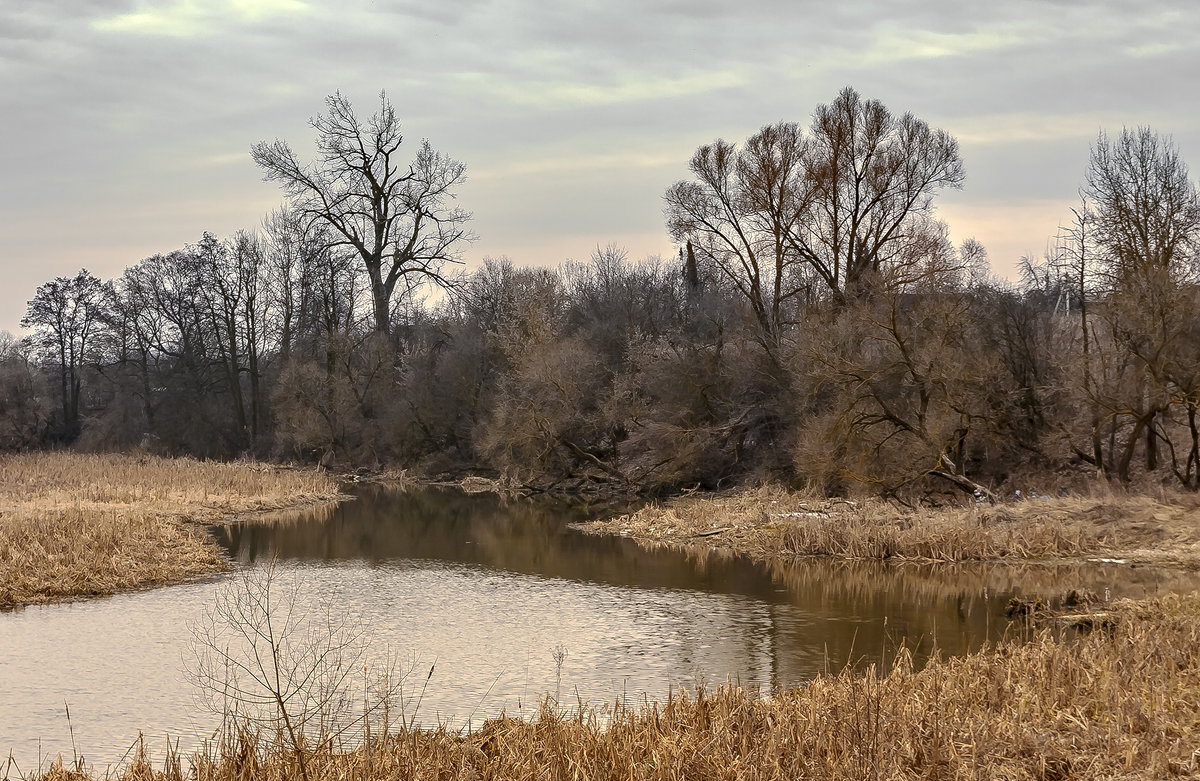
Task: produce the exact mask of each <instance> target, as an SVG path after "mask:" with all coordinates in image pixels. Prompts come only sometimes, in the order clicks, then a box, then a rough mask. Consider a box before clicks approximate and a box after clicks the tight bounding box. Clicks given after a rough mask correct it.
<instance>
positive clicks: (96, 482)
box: [0, 453, 337, 608]
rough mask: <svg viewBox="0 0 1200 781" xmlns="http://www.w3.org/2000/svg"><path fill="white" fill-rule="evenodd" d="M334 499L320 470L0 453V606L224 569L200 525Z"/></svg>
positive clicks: (334, 489) (168, 580)
mask: <svg viewBox="0 0 1200 781" xmlns="http://www.w3.org/2000/svg"><path fill="white" fill-rule="evenodd" d="M336 495H337V485H336V484H335V483H334V482H333V480H331V479H330V478H329V477H327V476H326V475H325V474H323V473H319V472H315V471H311V470H304V471H300V470H286V469H280V468H275V467H268V466H264V465H261V464H254V463H233V464H219V463H210V462H200V461H194V460H190V459H163V458H153V457H146V456H116V455H79V454H73V453H25V454H18V455H7V456H3V457H0V608H3V607H11V606H14V605H20V604H26V603H32V602H45V601H52V600H56V599H64V598H71V597H78V596H89V595H100V594H112V593H115V592H117V591H123V590H127V589H134V588H142V587H146V586H154V585H161V584H165V583H171V582H176V581H179V580H183V579H187V578H190V577H195V576H199V575H204V574H208V573H211V572H216V571H219V570H222V569H225V568H227V566H228V564H227V563H226V562H225V561H224V560H223V558H222V557H221V555H220V551H219V549H218V548H217V546H216V545H215V544H214V543H213V542H212V541H211V540H209V539H208V538H207V537H206V535H205V533H204V529H203V527H202V525H203V524H210V523H220V522H221V521H223V520H225V519H227V518H230V517H232V516H237V515H243V514H247V513H258V512H264V511H268V510H275V509H280V508H286V507H295V506H298V505H304V504H312V503H316V502H321V501H328V500H330V499H332V498H334V497H335V496H336Z"/></svg>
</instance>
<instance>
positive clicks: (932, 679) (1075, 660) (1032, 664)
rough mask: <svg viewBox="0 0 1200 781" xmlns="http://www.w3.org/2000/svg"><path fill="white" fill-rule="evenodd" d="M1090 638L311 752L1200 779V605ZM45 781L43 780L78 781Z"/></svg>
mask: <svg viewBox="0 0 1200 781" xmlns="http://www.w3.org/2000/svg"><path fill="white" fill-rule="evenodd" d="M1090 625H1091V626H1094V627H1095V628H1094V629H1093V630H1092V631H1090V632H1087V633H1084V634H1082V635H1069V636H1059V634H1057V633H1055V632H1053V631H1051V630H1048V629H1047V630H1044V631H1042V632H1041V633H1040V634H1037V635H1036V636H1035V637H1034V638H1033V639H1032V640H1031V641H1028V642H1022V641H1012V642H1005V643H1002V644H1000V645H999V646H997V647H995V648H991V649H987V650H984V651H982V652H980V653H977V654H974V655H971V656H967V657H963V658H957V659H951V660H949V661H935V662H933V663H931V664H929V665H927V666H926V667H924V668H923V669H922V670H920V671H919V672H918V671H915V670H914V669H913V668H912V666H911V665H908V664H906V663H904V659H903V658H902V659H901V661H900V663H898V664H896V665H895V666H894V667H893V668H892V670H891V671H890V672H889V673H888V674H886V675H881V674H879V673H878V672H877V671H876V670H875V669H874V668H868V669H867V670H866V671H865V672H863V671H858V672H854V671H849V670H847V671H845V672H843V673H841V674H839V675H831V676H823V677H820V678H817V679H816V680H814V681H812V682H811V683H810V684H809V685H808V686H806V687H803V688H800V689H797V690H794V691H789V692H786V693H781V694H779V695H777V696H775V697H773V698H769V699H763V698H759V697H758V696H756V695H755V694H752V693H748V692H746V691H744V690H741V689H738V688H733V687H724V688H718V689H717V690H716V691H715V692H712V693H703V692H701V693H699V694H697V695H694V696H689V695H676V696H672V697H670V698H668V699H667V701H666V702H662V703H653V704H647V705H645V706H641V707H633V708H630V707H622V706H615V707H614V708H610V709H607V710H597V709H591V708H584V709H583V710H582V711H575V712H570V713H564V712H562V711H560V710H559V709H557V708H555V707H550V705H549V704H546V705H544V706H543V708H542V710H541V712H540V714H539V715H538V716H537V717H536V718H534V719H532V720H529V721H524V720H520V719H514V718H503V717H502V718H498V719H494V720H491V721H488V722H486V723H485V724H484V726H483V728H482V729H480V730H479V731H477V732H474V733H472V734H465V735H463V734H457V733H454V732H451V731H448V730H445V729H440V730H427V731H421V730H409V729H405V728H404V726H403V725H401V726H400V728H399V729H393V730H390V731H386V732H384V733H382V734H378V733H377V734H375V735H373V736H371V737H370V738H369V739H368V740H367V741H365V742H362V743H361V745H358V746H356V747H353V748H345V747H338V746H336V745H333V744H330V743H322V744H314V745H313V746H312V747H311V748H310V749H304V752H305V753H304V761H305V764H306V766H307V768H308V774H309V777H310V778H322V779H326V778H328V779H362V780H363V781H373V780H374V779H379V781H383V780H384V779H479V780H485V779H613V780H614V781H615V780H616V779H621V781H629V780H631V779H632V780H633V781H638V780H640V779H646V780H649V779H669V780H676V779H678V780H680V781H682V780H683V779H688V780H693V779H729V780H730V781H733V780H734V779H737V780H739V781H741V780H742V779H885V780H887V779H918V778H920V779H1054V780H1057V779H1070V778H1078V779H1096V778H1121V779H1162V778H1172V777H1191V778H1197V777H1200V750H1198V749H1200V597H1198V596H1196V595H1193V596H1190V597H1169V598H1163V599H1159V600H1153V601H1143V602H1129V601H1125V602H1119V603H1115V604H1113V605H1111V606H1110V608H1109V609H1108V611H1107V612H1106V613H1105V614H1104V615H1102V616H1093V618H1092V620H1091V622H1090ZM298 759H299V757H298V756H297V752H296V750H295V749H294V748H289V747H288V745H287V744H286V742H285V741H283V740H281V739H280V738H279V737H278V736H275V737H272V736H271V735H263V734H259V733H252V732H248V731H244V730H243V731H236V730H232V731H230V732H229V733H227V734H226V736H225V738H224V740H223V741H222V742H221V743H220V744H219V745H217V746H215V747H214V748H213V750H212V751H210V752H208V753H201V754H198V755H196V756H193V757H192V758H191V759H190V760H183V759H181V758H180V757H178V756H172V757H168V759H167V761H166V763H165V765H164V767H163V768H162V769H158V768H156V767H152V766H151V763H150V762H149V761H147V759H146V757H145V756H144V755H141V756H139V757H137V758H135V760H134V761H133V762H132V763H131V764H130V765H128V766H127V767H125V768H124V769H123V770H120V771H118V772H117V773H116V775H115V776H113V778H115V779H118V781H183V779H185V778H192V779H196V780H197V781H242V780H243V779H262V780H263V781H298V779H300V764H299V762H298ZM86 777H87V776H86V774H82V775H81V774H79V773H77V772H75V770H74V769H71V768H64V767H62V765H61V763H60V764H59V765H56V766H53V767H51V768H50V769H49V770H48V772H46V773H44V774H43V775H42V778H45V779H48V780H52V781H59V779H63V780H65V779H68V778H69V779H72V780H73V781H83V779H85V778H86Z"/></svg>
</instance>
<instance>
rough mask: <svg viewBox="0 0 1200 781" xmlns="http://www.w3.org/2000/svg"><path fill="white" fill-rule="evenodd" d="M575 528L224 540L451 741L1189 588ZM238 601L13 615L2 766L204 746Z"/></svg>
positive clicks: (1116, 575)
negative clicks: (1041, 612)
mask: <svg viewBox="0 0 1200 781" xmlns="http://www.w3.org/2000/svg"><path fill="white" fill-rule="evenodd" d="M582 517H583V515H582V513H581V512H580V511H578V510H572V509H570V508H567V507H565V506H557V505H552V504H547V503H530V502H514V503H505V502H503V501H502V500H501V499H499V498H498V497H495V496H492V495H478V496H465V495H462V494H460V493H457V492H450V491H437V490H424V491H420V492H414V493H398V492H388V491H382V490H372V491H363V492H362V493H361V494H360V495H359V497H358V498H357V499H356V500H355V501H352V502H348V503H345V504H343V505H340V506H338V507H337V508H326V509H324V510H322V511H320V512H316V513H310V514H308V515H307V516H298V517H295V518H291V519H284V520H282V521H280V522H278V523H276V524H274V525H263V524H259V525H245V526H240V527H230V528H228V529H223V530H221V531H220V532H219V537H220V540H221V543H222V544H223V545H224V546H225V547H226V548H227V549H228V550H229V552H230V555H231V556H233V557H234V558H235V559H237V560H238V561H239V562H241V563H242V564H244V565H245V566H247V567H251V568H254V567H263V566H265V562H268V561H270V560H271V559H272V558H276V557H277V559H278V561H279V564H278V568H279V574H280V578H281V583H282V584H283V585H286V586H287V587H288V588H295V589H296V590H297V596H298V599H299V600H300V603H301V606H302V609H303V610H305V611H306V612H311V613H313V614H318V613H320V609H321V606H322V605H327V604H333V605H336V606H337V608H338V611H339V614H343V615H345V616H348V617H349V618H351V619H352V620H354V621H356V622H357V621H361V623H362V625H363V626H365V627H366V629H367V632H368V635H369V637H370V640H371V653H372V654H374V655H375V656H377V657H378V659H379V660H382V659H384V658H385V657H390V658H394V659H399V660H400V661H401V662H402V666H403V667H404V668H405V669H411V670H412V673H411V675H410V676H409V678H408V679H407V681H406V684H405V687H404V689H405V691H404V693H405V695H406V697H407V701H408V705H409V708H408V709H409V712H410V714H411V712H412V708H411V706H412V704H413V703H414V701H415V700H416V698H417V696H418V695H420V694H421V691H422V686H423V685H424V682H425V680H426V678H427V677H428V678H429V680H428V686H427V687H426V688H425V689H424V694H423V696H422V697H421V700H420V707H419V709H418V710H417V712H416V718H417V721H418V722H420V723H424V724H434V723H439V722H446V723H450V724H452V725H454V726H464V725H468V724H479V723H481V722H482V721H483V720H484V719H485V718H488V717H490V716H494V715H497V714H499V713H500V712H501V711H502V710H507V711H508V712H509V713H510V714H521V713H530V712H531V711H533V710H534V709H536V707H537V703H538V700H539V698H541V697H544V696H546V695H551V696H554V695H557V696H558V697H559V698H560V699H561V700H562V701H564V702H569V703H571V704H574V703H575V702H576V698H581V699H582V700H584V701H586V702H592V703H599V704H603V703H612V702H614V701H616V700H624V701H627V702H635V703H636V702H642V701H644V700H645V699H646V698H650V699H656V698H663V697H665V696H666V695H667V693H668V691H670V690H671V688H673V687H675V688H678V687H684V688H688V689H692V688H694V687H696V686H697V685H710V686H711V685H713V684H718V683H723V682H725V681H726V680H728V679H734V680H737V681H740V682H741V684H742V685H743V686H748V687H757V688H760V689H761V690H763V691H764V692H768V691H770V690H771V689H773V688H775V687H780V686H792V685H796V684H800V683H803V682H804V681H805V680H808V679H809V678H811V677H812V676H813V675H815V674H817V673H819V672H821V671H824V670H834V671H836V670H838V669H841V667H843V666H844V665H845V664H847V663H855V664H865V663H870V662H882V663H884V664H886V663H888V661H889V660H890V659H891V658H892V656H893V655H894V652H895V649H896V647H897V645H898V644H899V643H900V642H901V641H903V642H904V643H905V644H906V645H907V646H908V647H909V648H911V649H913V650H914V652H915V655H916V656H917V658H918V660H921V659H924V658H926V657H927V656H928V655H929V653H930V652H931V651H933V650H934V649H937V651H938V652H940V653H945V654H959V653H963V652H965V651H967V650H970V649H973V648H976V647H978V646H979V644H980V643H981V642H983V641H984V640H985V639H986V638H989V637H993V638H994V637H997V636H999V635H1000V634H1002V633H1003V632H1005V631H1013V630H1012V629H1010V628H1009V626H1008V622H1007V621H1006V620H1005V619H1004V617H1003V609H1004V606H1005V604H1006V603H1007V601H1008V599H1009V598H1010V597H1011V596H1013V595H1014V594H1017V593H1027V594H1041V595H1046V596H1056V595H1060V594H1062V593H1064V592H1065V591H1067V590H1069V589H1071V588H1076V587H1085V588H1089V589H1091V590H1092V591H1095V592H1096V593H1098V594H1100V595H1104V594H1105V592H1106V590H1107V593H1108V594H1109V595H1110V596H1112V597H1116V596H1120V595H1126V594H1129V595H1137V596H1141V595H1143V594H1146V593H1153V592H1155V591H1157V590H1168V589H1169V590H1178V589H1183V588H1191V587H1194V586H1195V583H1194V582H1193V581H1188V580H1187V579H1186V578H1185V577H1184V576H1182V575H1175V574H1171V573H1164V572H1161V571H1155V570H1150V569H1144V568H1129V567H1124V566H1118V565H1097V566H1091V567H1067V566H1024V567H1000V566H975V567H940V568H936V567H917V566H899V567H896V566H886V565H882V564H862V565H852V564H847V563H844V562H828V561H821V560H814V561H802V562H796V563H791V564H787V565H778V566H772V567H763V566H758V565H754V564H752V563H750V562H748V561H746V560H744V559H741V558H737V557H728V556H721V555H719V554H717V553H715V552H714V553H711V554H708V555H703V556H685V555H683V554H680V553H677V552H672V551H668V550H656V551H646V550H643V549H641V548H639V547H638V546H636V545H635V544H634V543H633V542H632V541H630V540H627V539H618V538H595V537H588V536H584V535H581V534H578V533H575V532H572V531H570V530H569V529H567V528H566V524H567V523H568V522H570V521H572V520H579V519H580V518H582ZM230 581H231V578H228V577H222V578H218V579H214V580H211V581H207V582H202V583H193V584H186V585H181V586H174V587H169V588H161V589H155V590H152V591H146V592H140V593H134V594H125V595H121V596H117V597H112V598H108V599H99V600H89V601H84V602H77V603H71V604H62V605H49V606H43V607H29V608H26V609H24V610H20V611H17V612H13V613H5V614H0V753H2V754H4V755H7V753H8V751H9V750H10V749H11V750H12V755H13V757H14V758H15V760H16V762H17V767H18V768H19V770H20V771H22V772H25V773H28V772H29V771H30V770H32V769H34V768H36V767H37V766H38V765H39V763H41V764H44V763H45V762H46V761H47V760H46V758H47V757H52V756H55V755H57V754H59V753H60V752H61V753H62V754H63V755H64V756H65V757H66V758H67V760H68V761H69V760H70V759H71V758H72V756H73V753H74V751H76V750H77V751H78V752H79V753H80V754H81V755H83V756H84V757H86V759H87V760H88V761H89V762H90V763H93V764H95V765H96V766H98V767H100V768H103V767H105V766H106V765H110V764H114V763H117V762H119V761H120V760H121V758H122V756H123V755H124V753H125V751H126V750H127V749H128V748H129V746H130V745H131V744H132V743H133V741H134V740H135V739H136V738H137V735H138V733H139V731H140V732H142V733H144V735H145V737H146V740H147V743H148V745H149V747H150V749H151V751H152V753H153V754H154V755H155V756H158V757H161V755H162V753H163V747H164V746H165V744H166V740H167V739H168V737H169V738H170V739H172V740H178V741H179V745H180V747H181V748H184V749H189V748H192V747H194V746H196V745H197V743H198V741H199V740H201V739H203V738H205V737H207V736H209V735H211V734H212V731H213V729H214V728H215V727H216V724H217V719H216V717H215V716H213V715H211V714H209V713H207V712H206V711H204V710H203V709H202V708H200V707H199V706H198V705H197V703H196V702H195V700H194V687H193V686H192V684H191V683H189V679H188V675H187V672H188V669H189V665H188V664H187V663H185V661H184V659H185V657H186V656H187V650H188V647H189V643H190V641H191V633H190V631H189V626H190V625H192V624H194V623H195V622H197V621H199V620H201V619H202V617H203V616H204V613H205V610H206V607H207V606H209V605H210V604H211V603H212V601H213V599H214V596H215V594H216V593H217V590H218V589H220V588H222V587H224V586H226V585H227V584H228V583H229V582H230ZM556 656H557V657H558V660H560V661H561V664H559V662H558V661H556ZM430 669H432V671H433V672H432V676H429V675H428V674H429V671H430ZM68 707H69V709H70V721H69V722H68V719H67V708H68ZM72 729H73V731H74V748H73V747H72V735H71V730H72ZM0 763H3V760H0ZM13 775H14V776H15V772H14V773H13Z"/></svg>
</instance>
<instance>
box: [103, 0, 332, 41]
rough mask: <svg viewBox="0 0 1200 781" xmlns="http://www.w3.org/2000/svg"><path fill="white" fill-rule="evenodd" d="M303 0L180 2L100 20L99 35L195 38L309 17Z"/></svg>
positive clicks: (142, 8) (206, 0) (189, 0)
mask: <svg viewBox="0 0 1200 781" xmlns="http://www.w3.org/2000/svg"><path fill="white" fill-rule="evenodd" d="M308 13H309V8H308V6H307V5H306V4H305V3H304V2H302V1H301V0H176V2H173V3H170V4H162V5H151V4H142V5H140V6H139V7H138V9H137V10H136V11H130V12H128V13H123V14H119V15H117V16H110V17H106V18H103V19H98V20H96V21H94V22H92V28H93V29H95V30H97V31H99V32H108V33H130V34H135V35H149V36H166V37H171V38H191V37H195V36H200V35H207V34H211V33H214V32H216V31H217V30H218V29H221V28H223V27H226V26H237V25H240V24H246V23H249V24H253V23H257V22H262V21H265V20H267V19H273V18H278V17H285V16H296V15H306V14H308Z"/></svg>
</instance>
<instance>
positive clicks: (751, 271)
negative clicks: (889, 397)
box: [666, 87, 963, 332]
mask: <svg viewBox="0 0 1200 781" xmlns="http://www.w3.org/2000/svg"><path fill="white" fill-rule="evenodd" d="M690 167H691V170H692V173H693V174H694V179H692V180H685V181H680V182H677V183H676V184H675V185H673V186H672V187H671V188H670V189H669V190H667V194H666V217H667V226H668V229H669V230H670V232H671V234H672V236H673V237H674V238H675V239H676V240H677V241H679V242H681V243H682V242H685V241H690V242H692V244H693V246H694V247H695V249H696V251H697V253H699V254H700V256H701V257H702V258H703V259H705V260H707V261H708V263H710V264H711V265H712V266H715V267H716V268H717V269H719V271H720V273H721V274H722V275H723V276H724V277H725V278H727V279H728V280H729V281H730V282H731V283H732V284H733V285H734V286H735V287H736V288H737V289H738V290H739V292H740V293H741V294H742V295H743V296H744V297H745V298H746V299H747V300H748V302H749V303H750V306H751V308H752V309H753V310H754V313H755V315H756V317H757V318H758V320H759V322H760V324H761V326H762V327H763V328H764V329H765V330H766V331H768V332H776V331H777V330H778V329H779V327H780V325H781V323H783V322H784V321H785V319H786V316H785V312H786V309H787V306H788V303H789V300H791V299H795V298H797V297H799V296H801V295H804V294H805V293H806V292H807V291H810V290H816V291H818V292H819V291H824V292H825V293H826V294H828V295H831V296H832V297H833V298H834V299H836V300H845V299H847V298H854V297H857V296H859V295H861V294H862V292H863V291H864V290H866V289H868V288H869V287H870V286H871V285H872V284H874V283H875V281H876V279H877V278H879V277H880V276H881V275H884V274H885V273H886V274H890V275H891V277H892V279H891V281H895V279H896V277H897V276H898V277H900V278H903V277H904V272H905V270H911V269H912V268H915V267H916V266H918V265H921V264H922V263H923V262H924V261H925V257H924V256H925V255H927V254H928V253H927V252H925V251H924V249H923V248H924V247H927V246H928V247H935V248H936V247H937V246H940V242H939V240H938V239H939V236H940V235H941V233H942V232H941V231H940V230H939V229H938V226H937V225H936V224H935V223H934V221H933V220H932V199H933V195H934V193H936V192H937V191H938V190H940V189H942V188H944V187H954V188H957V187H959V186H961V184H962V181H963V166H962V159H961V158H960V157H959V153H958V143H957V142H956V141H955V140H954V138H953V137H951V136H950V135H949V134H947V133H946V132H945V131H942V130H935V129H933V128H930V127H929V125H928V124H926V123H925V122H923V121H922V120H919V119H917V118H916V117H914V116H913V115H911V114H903V115H900V116H897V115H894V114H892V113H891V112H890V111H889V110H888V109H887V108H886V107H885V106H884V105H883V104H882V103H880V102H879V101H878V100H863V99H862V98H861V97H860V96H859V94H858V93H857V92H856V91H855V90H853V89H851V88H850V87H847V88H845V89H843V90H842V91H841V93H840V94H839V95H838V96H837V99H835V100H834V101H833V103H831V104H828V105H822V106H819V107H818V108H817V110H816V112H814V115H813V120H812V125H811V127H810V129H809V131H808V133H807V134H805V133H804V131H803V130H802V129H801V127H800V125H798V124H797V123H794V122H780V123H778V124H775V125H769V126H767V127H764V128H763V129H762V130H760V131H759V132H758V133H757V134H756V135H754V136H752V137H751V138H750V139H749V140H748V141H747V142H746V143H745V145H744V146H742V147H741V148H740V149H739V148H738V147H737V146H735V145H734V144H731V143H729V142H727V141H724V140H720V139H718V140H717V141H715V142H713V143H712V144H706V145H705V146H702V147H700V148H699V149H698V150H697V151H696V154H695V155H694V156H693V157H692V161H691V166H690ZM914 248H916V249H919V250H920V251H916V252H914Z"/></svg>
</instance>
